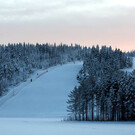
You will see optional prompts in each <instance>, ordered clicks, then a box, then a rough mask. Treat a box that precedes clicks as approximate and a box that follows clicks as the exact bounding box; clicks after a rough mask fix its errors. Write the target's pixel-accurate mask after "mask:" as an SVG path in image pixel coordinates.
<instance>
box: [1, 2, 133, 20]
mask: <svg viewBox="0 0 135 135" xmlns="http://www.w3.org/2000/svg"><path fill="white" fill-rule="evenodd" d="M129 1H132V2H133V0H129ZM128 3H130V2H128ZM134 3H135V2H134ZM131 5H132V6H131V7H130V4H128V6H126V3H125V1H124V0H123V1H121V0H119V1H116V0H57V1H56V0H6V1H3V0H0V21H6V22H10V21H33V20H45V19H50V18H52V19H53V18H55V19H57V18H58V19H59V18H63V19H64V18H65V16H66V18H67V17H68V16H79V15H83V16H86V17H88V18H89V17H109V16H118V15H125V14H127V13H128V10H129V8H134V7H133V5H134V4H131ZM56 17H57V18H56ZM69 18H70V17H69Z"/></svg>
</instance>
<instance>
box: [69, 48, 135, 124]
mask: <svg viewBox="0 0 135 135" xmlns="http://www.w3.org/2000/svg"><path fill="white" fill-rule="evenodd" d="M134 54H135V53H134V52H131V53H130V52H129V53H124V52H122V51H121V50H119V49H115V50H113V49H112V48H111V47H106V46H102V48H99V46H96V47H94V46H93V47H92V48H91V52H90V53H89V54H88V55H87V56H86V57H85V58H84V64H83V68H82V69H81V70H80V72H79V73H78V75H77V80H78V85H77V86H76V87H75V88H74V89H73V90H72V91H71V92H70V94H69V95H68V101H67V103H68V107H67V111H68V112H69V117H68V119H69V120H79V121H133V120H135V71H133V72H132V73H127V72H124V71H122V70H121V69H124V68H129V67H132V57H131V56H134Z"/></svg>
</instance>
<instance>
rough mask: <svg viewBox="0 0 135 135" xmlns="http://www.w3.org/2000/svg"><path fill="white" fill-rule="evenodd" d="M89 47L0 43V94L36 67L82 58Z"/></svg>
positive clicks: (42, 67)
mask: <svg viewBox="0 0 135 135" xmlns="http://www.w3.org/2000/svg"><path fill="white" fill-rule="evenodd" d="M88 52H89V48H87V47H84V48H82V47H81V46H79V45H75V46H73V45H71V46H67V45H64V44H60V45H58V46H56V44H53V45H50V44H47V43H46V44H38V43H37V44H36V45H33V44H26V43H23V44H22V43H18V44H8V45H6V46H5V45H0V96H2V95H3V94H4V93H5V92H6V91H7V90H8V88H9V87H10V86H15V85H17V84H18V83H20V82H22V81H26V79H27V78H28V77H29V75H30V74H32V73H33V72H34V71H36V70H37V69H46V68H48V67H50V66H54V65H57V64H64V63H66V62H70V61H76V60H82V58H83V57H85V55H86V54H87V53H88Z"/></svg>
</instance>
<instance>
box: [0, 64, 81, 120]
mask: <svg viewBox="0 0 135 135" xmlns="http://www.w3.org/2000/svg"><path fill="white" fill-rule="evenodd" d="M81 67H82V62H77V63H75V64H74V63H69V64H65V65H62V66H56V67H54V68H51V69H49V70H48V72H47V73H45V74H44V75H42V76H40V77H39V78H38V79H36V80H35V81H33V82H31V83H30V84H29V85H27V86H26V87H25V88H23V89H22V90H21V91H20V92H19V93H18V94H17V95H15V96H13V97H12V98H10V99H9V100H8V101H6V102H5V103H4V104H3V105H1V106H0V117H51V118H54V117H64V116H66V115H67V112H66V101H67V96H68V94H69V92H70V91H71V90H72V89H73V88H74V86H75V85H76V84H77V80H76V75H77V73H78V71H79V70H80V68H81Z"/></svg>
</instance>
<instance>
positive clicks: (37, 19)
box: [0, 0, 135, 51]
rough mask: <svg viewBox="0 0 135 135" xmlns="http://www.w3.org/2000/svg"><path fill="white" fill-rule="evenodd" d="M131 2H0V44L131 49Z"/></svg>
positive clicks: (134, 26) (134, 42)
mask: <svg viewBox="0 0 135 135" xmlns="http://www.w3.org/2000/svg"><path fill="white" fill-rule="evenodd" d="M134 13H135V1H134V0H128V1H127V0H57V1H56V0H6V1H3V0H0V43H1V44H7V43H9V42H10V43H14V42H15V43H17V42H29V43H36V42H39V43H46V42H48V43H54V42H56V43H57V44H59V43H61V42H62V43H66V44H71V43H73V44H74V43H77V44H81V45H87V46H92V45H97V44H99V45H107V46H110V45H111V46H112V47H113V48H115V47H117V48H120V49H122V50H123V51H130V50H135V37H134V35H135V15H134Z"/></svg>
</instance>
